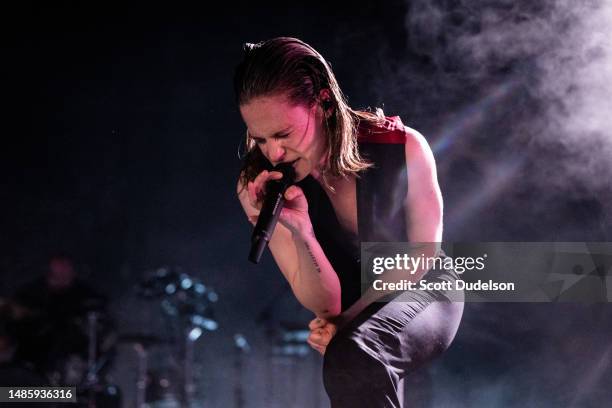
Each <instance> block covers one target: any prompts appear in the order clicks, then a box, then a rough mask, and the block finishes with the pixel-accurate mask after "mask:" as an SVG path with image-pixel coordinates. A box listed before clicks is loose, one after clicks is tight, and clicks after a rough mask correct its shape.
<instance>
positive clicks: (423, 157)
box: [404, 126, 436, 172]
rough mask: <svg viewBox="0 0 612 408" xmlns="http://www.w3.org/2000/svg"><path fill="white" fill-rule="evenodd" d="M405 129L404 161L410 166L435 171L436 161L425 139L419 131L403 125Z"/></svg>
mask: <svg viewBox="0 0 612 408" xmlns="http://www.w3.org/2000/svg"><path fill="white" fill-rule="evenodd" d="M404 128H405V130H406V145H405V149H406V163H407V165H408V166H409V167H411V168H418V169H420V170H421V171H429V172H432V171H433V172H435V168H436V162H435V159H434V155H433V152H432V151H431V147H429V143H427V139H425V136H423V135H422V134H421V133H420V132H419V131H417V130H415V129H413V128H410V127H408V126H404Z"/></svg>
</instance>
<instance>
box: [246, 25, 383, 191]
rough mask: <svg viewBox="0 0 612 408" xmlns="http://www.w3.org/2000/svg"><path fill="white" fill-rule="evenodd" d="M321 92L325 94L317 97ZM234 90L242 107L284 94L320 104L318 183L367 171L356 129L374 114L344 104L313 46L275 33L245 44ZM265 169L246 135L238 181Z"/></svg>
mask: <svg viewBox="0 0 612 408" xmlns="http://www.w3.org/2000/svg"><path fill="white" fill-rule="evenodd" d="M322 90H327V91H328V94H329V98H326V99H325V100H321V98H320V95H321V91H322ZM234 91H235V97H236V101H237V103H238V104H239V105H240V106H242V105H246V104H248V103H249V102H250V101H252V100H253V99H254V98H257V97H262V96H285V97H286V98H287V100H288V102H289V103H291V104H293V105H295V106H297V105H301V106H305V107H309V108H310V107H312V106H313V105H314V104H315V103H319V104H321V106H322V108H323V110H324V111H325V112H328V111H330V114H329V115H326V119H325V123H324V125H325V132H326V135H325V137H326V141H325V142H326V151H327V157H326V160H325V164H324V167H323V168H322V169H321V170H322V174H323V181H324V182H325V183H326V184H328V180H329V178H330V177H338V176H340V177H346V176H348V175H350V174H356V173H358V172H360V171H362V170H365V169H367V168H368V167H370V166H371V164H370V163H369V162H368V161H367V160H365V159H364V158H363V157H361V155H360V154H359V150H358V148H357V127H358V125H359V123H360V121H366V122H368V123H373V124H379V123H381V122H382V121H384V115H383V114H382V111H377V113H376V114H374V113H370V112H364V111H356V110H353V109H351V107H350V106H349V105H348V103H347V101H346V98H345V97H344V94H343V93H342V90H341V89H340V86H339V85H338V81H337V80H336V77H335V75H334V73H333V71H332V69H331V67H330V65H329V63H328V62H327V61H326V60H325V59H324V58H323V57H322V56H321V54H319V53H318V52H317V51H316V50H315V49H314V48H312V47H311V46H310V45H308V44H306V43H305V42H303V41H301V40H299V39H297V38H291V37H278V38H273V39H270V40H267V41H263V42H260V43H257V44H251V43H247V44H245V45H244V59H243V61H242V62H241V63H240V64H239V65H238V66H237V67H236V72H235V75H234ZM268 167H269V162H268V161H267V160H266V158H265V157H264V155H263V154H262V152H261V150H260V149H259V147H258V146H257V144H256V143H255V141H254V140H253V139H252V138H251V137H250V136H249V134H248V132H247V136H246V152H245V155H244V159H243V165H242V169H241V174H240V179H241V182H242V184H243V185H246V183H247V182H248V181H251V180H253V179H254V178H255V177H256V176H257V174H259V173H260V172H261V171H262V170H264V169H266V168H268Z"/></svg>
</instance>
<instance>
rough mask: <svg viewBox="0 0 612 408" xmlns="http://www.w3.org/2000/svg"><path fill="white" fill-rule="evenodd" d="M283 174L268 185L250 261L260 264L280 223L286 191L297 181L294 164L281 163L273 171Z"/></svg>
mask: <svg viewBox="0 0 612 408" xmlns="http://www.w3.org/2000/svg"><path fill="white" fill-rule="evenodd" d="M272 171H279V172H281V173H283V178H282V179H280V180H270V181H268V182H267V183H266V195H265V198H264V202H263V205H262V207H261V211H260V213H259V218H258V219H257V224H256V225H255V229H254V230H253V235H252V236H251V252H249V261H251V262H253V263H259V260H260V259H261V255H262V254H263V251H264V250H265V249H266V246H267V245H268V242H269V241H270V238H272V233H273V232H274V227H276V223H277V222H278V217H279V216H280V213H281V210H282V209H283V205H285V197H284V195H285V191H286V190H287V189H288V188H289V186H291V185H292V184H293V183H294V181H295V169H294V168H293V163H279V164H278V165H276V167H274V169H272Z"/></svg>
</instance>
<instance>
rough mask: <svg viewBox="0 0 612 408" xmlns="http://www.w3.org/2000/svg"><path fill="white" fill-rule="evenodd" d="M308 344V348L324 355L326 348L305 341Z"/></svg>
mask: <svg viewBox="0 0 612 408" xmlns="http://www.w3.org/2000/svg"><path fill="white" fill-rule="evenodd" d="M307 342H308V344H309V345H310V347H312V348H313V349H315V350H316V351H318V352H319V354H321V355H324V354H325V349H326V347H323V346H320V345H318V344H316V343H313V342H311V341H310V340H307Z"/></svg>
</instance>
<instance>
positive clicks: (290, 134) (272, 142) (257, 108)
mask: <svg viewBox="0 0 612 408" xmlns="http://www.w3.org/2000/svg"><path fill="white" fill-rule="evenodd" d="M240 113H241V115H242V119H243V120H244V122H245V123H246V125H247V128H248V132H249V135H250V136H251V137H252V138H253V140H254V141H255V143H257V145H258V146H259V149H260V150H261V152H262V153H263V155H264V156H265V157H266V158H267V159H268V160H269V161H270V163H272V164H273V165H276V164H278V163H286V162H290V163H294V165H293V166H294V167H295V170H296V175H297V180H296V181H299V180H302V179H303V178H304V177H306V176H307V175H308V174H312V175H313V177H315V178H318V177H319V175H320V171H319V169H320V168H321V165H322V164H323V160H324V158H325V149H326V146H325V131H324V128H323V112H322V110H321V108H320V106H319V104H316V103H315V104H314V105H313V106H312V107H310V108H309V107H307V106H302V105H297V106H295V105H292V104H291V103H290V102H289V101H288V100H287V98H286V97H285V96H263V97H257V98H254V99H253V100H251V101H250V102H249V103H247V104H244V105H242V106H240Z"/></svg>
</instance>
